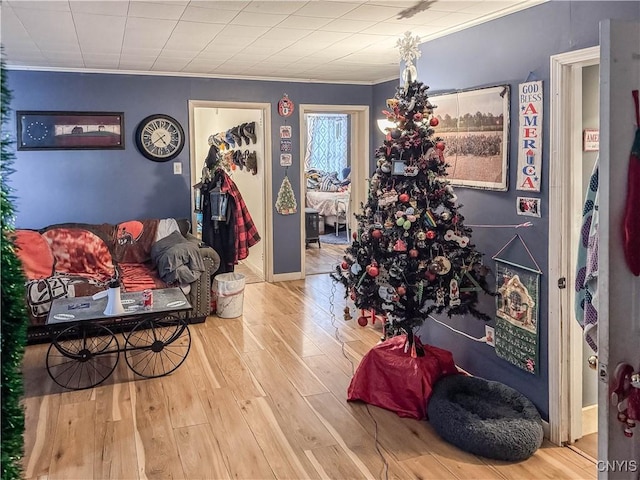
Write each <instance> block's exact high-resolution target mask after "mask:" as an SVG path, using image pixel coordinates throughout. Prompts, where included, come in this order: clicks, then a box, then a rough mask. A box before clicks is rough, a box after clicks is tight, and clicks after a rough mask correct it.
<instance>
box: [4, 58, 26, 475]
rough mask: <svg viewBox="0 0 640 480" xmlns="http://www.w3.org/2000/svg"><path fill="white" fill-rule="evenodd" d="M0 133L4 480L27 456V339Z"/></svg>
mask: <svg viewBox="0 0 640 480" xmlns="http://www.w3.org/2000/svg"><path fill="white" fill-rule="evenodd" d="M0 70H1V71H2V93H1V95H2V99H1V103H2V126H3V127H4V123H5V121H6V120H7V116H8V113H9V102H10V100H11V94H10V92H9V89H8V87H7V81H6V72H5V68H4V59H0ZM2 130H3V131H2V134H1V137H2V138H1V157H0V173H1V180H2V199H1V212H0V213H1V218H0V220H1V222H2V239H1V242H2V243H1V250H2V255H1V257H2V258H1V264H0V268H1V269H2V270H0V272H2V282H1V286H0V295H1V296H2V305H1V306H2V310H0V311H1V312H2V314H1V315H2V330H0V343H1V347H0V348H1V349H2V433H1V434H2V444H1V449H2V479H3V480H11V479H20V478H21V477H22V466H21V461H22V456H23V454H24V438H23V433H24V410H23V408H22V406H21V405H20V399H21V398H22V394H23V381H22V373H21V366H22V358H23V356H24V348H25V344H26V338H27V334H26V332H27V310H26V305H25V301H24V284H25V279H24V276H23V273H22V266H21V264H20V260H19V259H18V257H17V256H16V252H15V246H14V244H13V240H12V232H13V231H14V229H13V221H14V211H13V202H12V200H13V197H12V196H11V189H10V188H9V186H8V185H7V177H8V176H9V175H10V174H11V173H12V172H13V169H12V168H11V165H12V163H13V158H14V155H13V152H12V150H11V148H10V145H11V143H12V142H11V140H10V137H9V135H8V134H5V132H4V128H3V129H2Z"/></svg>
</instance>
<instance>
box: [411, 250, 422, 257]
mask: <svg viewBox="0 0 640 480" xmlns="http://www.w3.org/2000/svg"><path fill="white" fill-rule="evenodd" d="M418 255H420V252H418V250H416V249H415V248H412V249H411V250H409V256H410V257H411V258H417V257H418Z"/></svg>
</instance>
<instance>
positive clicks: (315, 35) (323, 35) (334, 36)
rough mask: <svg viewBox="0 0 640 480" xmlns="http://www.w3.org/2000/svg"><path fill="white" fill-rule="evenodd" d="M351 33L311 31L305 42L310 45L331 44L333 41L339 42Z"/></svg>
mask: <svg viewBox="0 0 640 480" xmlns="http://www.w3.org/2000/svg"><path fill="white" fill-rule="evenodd" d="M350 35H351V34H350V33H347V32H322V31H319V30H318V31H316V32H311V33H310V34H309V35H307V36H306V37H304V40H305V43H307V44H309V45H321V46H322V45H331V44H332V43H336V42H339V41H340V40H343V39H345V38H347V37H349V36H350Z"/></svg>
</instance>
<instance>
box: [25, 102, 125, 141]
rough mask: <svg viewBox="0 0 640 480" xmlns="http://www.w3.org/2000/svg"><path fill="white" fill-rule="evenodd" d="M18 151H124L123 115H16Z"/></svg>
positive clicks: (28, 113)
mask: <svg viewBox="0 0 640 480" xmlns="http://www.w3.org/2000/svg"><path fill="white" fill-rule="evenodd" d="M16 118H17V122H18V130H17V131H18V142H17V143H18V150H97V149H124V113H123V112H33V111H30V112H26V111H19V112H16Z"/></svg>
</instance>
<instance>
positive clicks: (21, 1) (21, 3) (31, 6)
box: [3, 0, 70, 12]
mask: <svg viewBox="0 0 640 480" xmlns="http://www.w3.org/2000/svg"><path fill="white" fill-rule="evenodd" d="M5 2H7V4H8V5H9V6H11V7H13V8H23V9H25V10H54V11H58V12H68V11H70V10H69V2H52V1H50V0H49V1H47V0H44V1H41V2H38V1H25V0H12V1H8V0H5ZM3 3H4V2H3Z"/></svg>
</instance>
